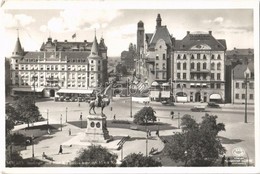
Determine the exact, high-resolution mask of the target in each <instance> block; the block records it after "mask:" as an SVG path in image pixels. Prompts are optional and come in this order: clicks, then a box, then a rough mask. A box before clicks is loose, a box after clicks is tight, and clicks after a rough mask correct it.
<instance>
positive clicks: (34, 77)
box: [32, 71, 37, 104]
mask: <svg viewBox="0 0 260 174" xmlns="http://www.w3.org/2000/svg"><path fill="white" fill-rule="evenodd" d="M32 79H33V102H34V104H35V80H36V79H37V77H36V76H35V71H34V73H33V77H32Z"/></svg>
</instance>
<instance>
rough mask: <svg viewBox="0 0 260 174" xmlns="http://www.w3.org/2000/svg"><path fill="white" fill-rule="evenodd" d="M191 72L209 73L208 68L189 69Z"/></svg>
mask: <svg viewBox="0 0 260 174" xmlns="http://www.w3.org/2000/svg"><path fill="white" fill-rule="evenodd" d="M190 72H191V73H206V74H208V73H210V70H208V69H191V70H190Z"/></svg>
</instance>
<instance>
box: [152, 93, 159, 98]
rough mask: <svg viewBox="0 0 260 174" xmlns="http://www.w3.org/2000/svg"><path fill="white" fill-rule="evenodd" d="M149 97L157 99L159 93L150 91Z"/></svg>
mask: <svg viewBox="0 0 260 174" xmlns="http://www.w3.org/2000/svg"><path fill="white" fill-rule="evenodd" d="M150 97H153V98H159V91H150Z"/></svg>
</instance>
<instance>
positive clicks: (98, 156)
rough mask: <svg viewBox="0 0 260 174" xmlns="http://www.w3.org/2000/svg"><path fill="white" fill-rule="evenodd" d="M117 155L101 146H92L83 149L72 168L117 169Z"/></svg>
mask: <svg viewBox="0 0 260 174" xmlns="http://www.w3.org/2000/svg"><path fill="white" fill-rule="evenodd" d="M116 160H117V155H116V154H114V153H110V152H109V151H108V150H107V149H106V148H104V147H102V146H100V145H91V146H89V147H88V149H81V150H80V151H79V155H78V156H77V157H76V158H75V159H74V161H73V165H72V166H75V167H76V166H77V167H83V166H84V167H115V166H116Z"/></svg>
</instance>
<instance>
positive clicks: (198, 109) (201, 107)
mask: <svg viewBox="0 0 260 174" xmlns="http://www.w3.org/2000/svg"><path fill="white" fill-rule="evenodd" d="M205 108H206V107H205V106H204V105H198V106H193V108H191V109H190V110H191V111H193V112H204V111H205Z"/></svg>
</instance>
